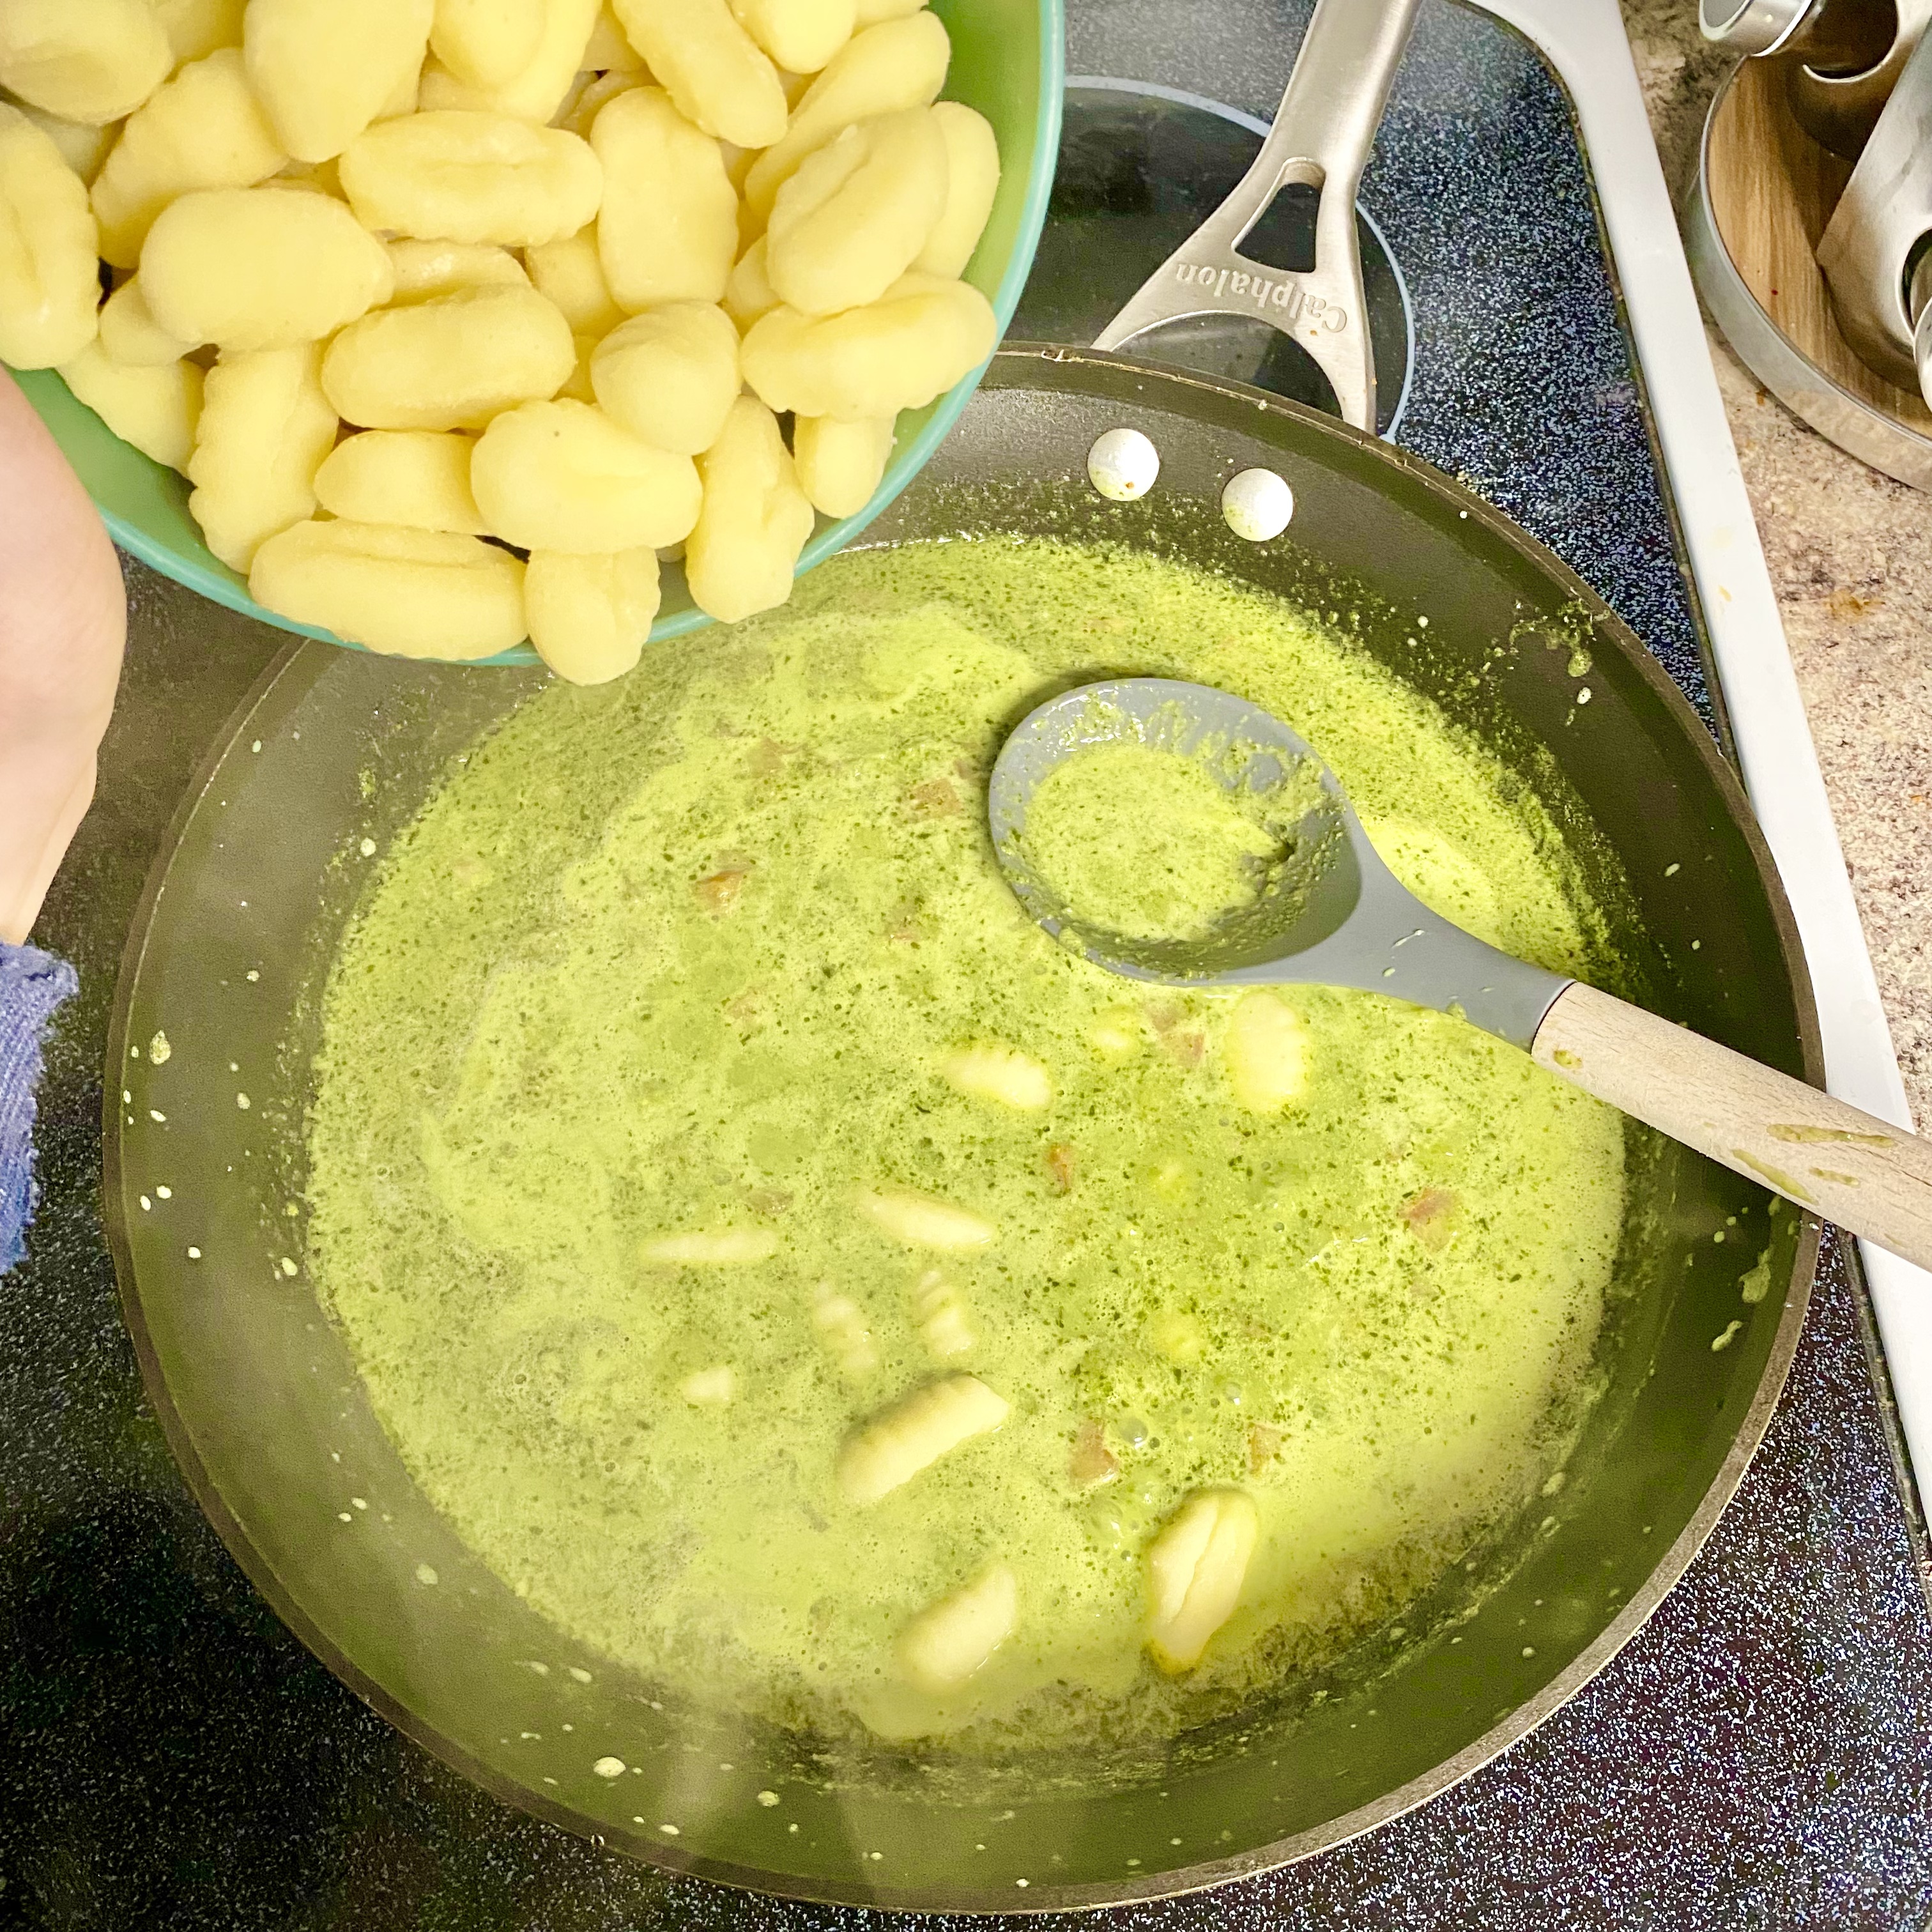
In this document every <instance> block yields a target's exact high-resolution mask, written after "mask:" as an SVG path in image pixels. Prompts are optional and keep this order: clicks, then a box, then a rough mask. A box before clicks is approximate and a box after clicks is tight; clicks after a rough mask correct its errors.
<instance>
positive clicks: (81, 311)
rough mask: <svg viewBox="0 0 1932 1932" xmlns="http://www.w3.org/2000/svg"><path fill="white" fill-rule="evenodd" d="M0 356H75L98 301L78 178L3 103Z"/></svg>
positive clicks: (49, 359) (88, 219) (91, 227)
mask: <svg viewBox="0 0 1932 1932" xmlns="http://www.w3.org/2000/svg"><path fill="white" fill-rule="evenodd" d="M0 217H4V219H0V361H4V362H8V363H10V364H11V365H13V368H16V369H51V368H55V366H57V365H58V364H60V363H62V362H71V361H73V359H74V357H76V356H78V355H79V354H80V352H81V351H82V350H83V349H85V348H86V347H87V345H88V344H89V343H90V342H92V341H93V340H94V337H95V330H96V329H97V328H98V308H99V304H100V301H101V281H100V268H99V264H98V257H97V255H96V254H95V233H96V231H95V220H94V211H93V209H92V208H90V207H89V205H88V201H87V190H86V188H85V187H83V186H82V185H81V180H80V176H79V175H77V174H76V173H75V172H74V170H73V169H71V167H69V166H68V164H67V163H66V162H65V161H64V160H62V158H61V154H60V150H59V149H58V148H56V147H55V145H54V144H53V142H52V140H51V139H49V137H48V136H46V134H45V133H42V132H41V130H40V129H39V128H38V127H35V126H34V124H33V122H32V121H30V120H28V118H27V117H26V115H24V114H23V113H21V112H20V110H19V109H18V108H17V107H6V106H4V105H0Z"/></svg>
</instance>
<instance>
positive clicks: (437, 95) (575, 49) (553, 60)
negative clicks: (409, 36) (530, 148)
mask: <svg viewBox="0 0 1932 1932" xmlns="http://www.w3.org/2000/svg"><path fill="white" fill-rule="evenodd" d="M543 6H544V26H543V37H542V38H541V40H539V41H538V43H537V49H536V52H535V53H533V54H532V55H531V56H530V57H529V59H528V60H526V62H524V63H523V65H522V66H521V67H520V68H518V69H517V71H516V72H515V73H514V74H512V75H511V77H510V78H509V79H508V80H505V81H504V82H502V83H500V84H499V86H495V87H478V86H474V85H472V83H469V82H468V81H466V80H463V78H462V77H461V76H460V75H459V74H457V73H456V72H455V71H454V70H453V69H452V68H450V67H449V66H448V65H446V63H445V62H443V60H442V59H440V58H436V57H432V58H431V60H430V62H429V64H428V65H427V66H426V67H425V68H424V69H423V77H422V92H421V96H420V99H419V106H420V107H422V108H423V109H424V110H430V109H433V108H445V107H455V108H468V109H471V110H474V111H475V112H477V113H484V114H509V115H514V116H515V118H517V120H519V121H533V122H535V124H536V125H538V127H541V126H543V125H544V124H545V123H547V122H548V121H552V120H554V119H555V118H556V113H557V110H559V108H561V107H562V105H563V104H564V103H565V101H568V99H569V98H570V91H571V88H572V87H573V86H575V85H576V82H577V75H578V74H579V73H580V72H581V71H582V70H583V66H584V58H583V55H584V49H586V46H588V45H589V40H590V30H591V28H592V27H593V26H595V25H596V22H597V6H598V0H543Z"/></svg>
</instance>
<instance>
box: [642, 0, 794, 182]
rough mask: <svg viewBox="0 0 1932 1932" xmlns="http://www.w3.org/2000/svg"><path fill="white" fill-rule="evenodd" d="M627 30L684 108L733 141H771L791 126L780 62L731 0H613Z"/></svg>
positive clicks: (749, 144) (762, 144)
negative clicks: (751, 31) (777, 63)
mask: <svg viewBox="0 0 1932 1932" xmlns="http://www.w3.org/2000/svg"><path fill="white" fill-rule="evenodd" d="M613 11H614V12H615V13H616V16H617V19H618V20H619V23H620V24H621V25H622V27H623V29H624V34H625V38H626V39H627V40H629V42H630V43H631V45H632V46H634V47H635V48H636V49H637V52H639V53H640V54H641V55H643V58H644V65H646V67H648V68H649V69H650V71H651V72H652V74H653V75H654V76H655V77H656V79H657V80H658V84H659V85H660V86H662V87H664V89H667V91H668V92H669V93H670V98H672V100H673V101H676V103H677V105H678V110H679V112H680V113H682V114H683V115H685V118H687V119H688V120H689V121H692V122H693V123H694V124H695V125H697V127H701V128H703V130H704V131H705V133H707V134H710V135H712V136H715V137H716V139H718V140H721V141H729V142H731V144H732V145H733V146H734V147H739V148H767V147H769V146H770V145H771V144H772V142H774V141H775V140H777V139H778V137H779V136H781V134H783V133H784V130H785V115H786V108H785V98H784V87H783V86H782V85H781V83H780V82H779V80H778V69H777V68H775V67H774V66H773V65H772V63H771V62H770V61H769V59H767V58H766V56H765V55H764V54H763V52H761V51H760V49H759V48H758V47H757V45H756V43H754V41H753V40H752V38H751V35H750V34H748V33H746V32H745V29H744V28H742V27H741V26H739V24H738V22H737V20H736V19H735V18H734V17H733V14H732V12H731V9H730V7H728V6H727V5H725V0H613Z"/></svg>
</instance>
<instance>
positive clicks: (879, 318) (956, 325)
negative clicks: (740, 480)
mask: <svg viewBox="0 0 1932 1932" xmlns="http://www.w3.org/2000/svg"><path fill="white" fill-rule="evenodd" d="M921 17H923V16H921ZM998 340H999V324H998V321H997V320H995V317H994V314H993V306H992V303H990V302H988V301H987V299H986V297H985V296H983V295H982V294H981V293H980V291H979V290H977V289H976V288H974V287H973V286H972V285H971V284H970V283H967V282H945V281H938V280H937V279H935V278H934V277H932V276H930V275H904V276H901V278H900V279H899V280H898V281H896V282H895V283H894V284H892V287H890V288H889V289H888V290H886V293H885V294H884V296H883V297H881V298H880V300H878V301H877V302H871V303H868V305H866V306H865V308H854V309H847V311H845V312H844V314H842V315H828V316H808V315H802V314H799V311H797V310H796V309H794V308H775V309H773V310H772V312H771V313H770V314H769V315H766V316H763V317H760V318H759V320H757V322H755V323H753V324H752V326H751V329H749V330H748V332H747V333H746V335H745V350H744V358H745V380H746V381H747V382H748V383H750V384H751V387H752V388H753V389H754V390H756V391H757V393H758V395H760V397H762V398H763V400H764V401H765V402H766V404H768V405H769V407H771V408H772V409H774V410H780V411H784V410H790V411H792V412H793V413H796V414H797V415H799V416H836V417H838V418H839V419H840V420H841V421H842V422H863V421H864V420H865V419H867V418H871V419H878V418H880V417H882V416H897V415H898V413H899V412H900V410H910V409H917V408H919V407H921V406H922V405H923V404H926V403H929V402H931V401H932V399H933V398H935V396H938V395H941V394H943V393H944V392H945V391H946V390H947V389H951V388H952V386H953V384H954V383H957V382H959V380H961V379H962V377H965V376H968V375H970V374H971V373H972V371H974V370H975V369H977V368H978V367H979V366H980V364H981V363H982V362H985V361H986V358H987V357H988V356H990V355H992V353H993V350H994V347H995V344H996V343H997V342H998Z"/></svg>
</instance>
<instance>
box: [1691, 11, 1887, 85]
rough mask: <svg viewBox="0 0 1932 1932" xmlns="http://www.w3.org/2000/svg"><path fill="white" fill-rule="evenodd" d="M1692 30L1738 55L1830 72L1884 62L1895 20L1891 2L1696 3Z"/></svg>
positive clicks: (1834, 72) (1853, 71)
mask: <svg viewBox="0 0 1932 1932" xmlns="http://www.w3.org/2000/svg"><path fill="white" fill-rule="evenodd" d="M1697 26H1698V28H1699V30H1700V31H1701V32H1702V33H1703V36H1704V37H1705V39H1706V40H1712V41H1715V43H1717V44H1718V46H1725V47H1730V48H1731V49H1733V51H1735V52H1738V53H1741V54H1749V55H1756V56H1757V57H1759V58H1765V57H1768V56H1769V55H1773V54H1782V55H1787V56H1788V57H1789V58H1791V59H1793V60H1795V61H1799V62H1802V63H1804V64H1805V65H1808V66H1810V67H1814V68H1817V69H1818V70H1819V71H1820V72H1821V73H1823V74H1840V73H1844V74H1850V73H1857V72H1861V71H1863V70H1864V69H1865V68H1870V67H1873V66H1875V65H1876V64H1877V63H1878V62H1880V61H1882V60H1883V59H1884V58H1885V55H1886V54H1887V53H1888V52H1889V51H1890V49H1891V44H1892V42H1893V40H1894V39H1895V38H1896V37H1897V34H1898V31H1899V26H1900V21H1899V17H1898V9H1897V5H1896V4H1895V0H1698V5H1697Z"/></svg>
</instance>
